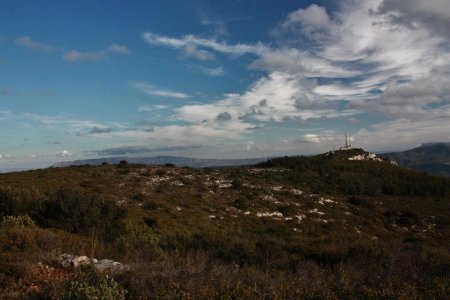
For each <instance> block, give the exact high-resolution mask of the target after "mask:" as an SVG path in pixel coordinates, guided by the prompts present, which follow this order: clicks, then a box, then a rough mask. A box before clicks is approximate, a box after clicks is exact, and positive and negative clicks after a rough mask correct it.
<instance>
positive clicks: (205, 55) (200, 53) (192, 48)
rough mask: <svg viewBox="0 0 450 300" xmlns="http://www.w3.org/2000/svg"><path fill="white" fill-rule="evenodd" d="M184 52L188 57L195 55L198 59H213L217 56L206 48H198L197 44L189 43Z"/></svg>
mask: <svg viewBox="0 0 450 300" xmlns="http://www.w3.org/2000/svg"><path fill="white" fill-rule="evenodd" d="M183 53H184V55H185V56H187V57H193V58H196V59H198V60H212V59H214V58H215V55H214V53H211V52H209V51H206V50H202V49H198V47H197V45H195V44H188V45H186V46H184V48H183Z"/></svg>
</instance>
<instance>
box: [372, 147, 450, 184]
mask: <svg viewBox="0 0 450 300" xmlns="http://www.w3.org/2000/svg"><path fill="white" fill-rule="evenodd" d="M380 155H381V156H382V157H385V158H388V159H391V160H393V161H395V162H397V163H398V164H399V165H401V166H404V167H408V168H411V169H415V170H418V171H422V172H430V173H433V174H436V175H441V176H447V177H450V143H426V144H423V145H422V146H420V147H417V148H414V149H411V150H407V151H402V152H392V153H383V154H380Z"/></svg>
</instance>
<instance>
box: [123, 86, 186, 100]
mask: <svg viewBox="0 0 450 300" xmlns="http://www.w3.org/2000/svg"><path fill="white" fill-rule="evenodd" d="M131 86H132V87H133V88H134V89H136V90H137V91H139V92H141V93H144V94H147V95H150V96H158V97H167V98H179V99H183V98H189V97H190V96H189V95H187V94H184V93H181V92H176V91H171V90H165V89H160V88H158V87H156V86H154V85H152V84H149V83H145V82H134V83H131Z"/></svg>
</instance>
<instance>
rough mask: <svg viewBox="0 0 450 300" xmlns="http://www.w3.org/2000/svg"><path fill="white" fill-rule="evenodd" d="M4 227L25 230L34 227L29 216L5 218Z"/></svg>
mask: <svg viewBox="0 0 450 300" xmlns="http://www.w3.org/2000/svg"><path fill="white" fill-rule="evenodd" d="M1 225H2V226H10V227H17V228H25V227H29V226H33V225H34V221H33V219H31V218H30V216H29V215H21V216H5V217H3V220H2V223H1Z"/></svg>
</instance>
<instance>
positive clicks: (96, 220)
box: [38, 189, 126, 241]
mask: <svg viewBox="0 0 450 300" xmlns="http://www.w3.org/2000/svg"><path fill="white" fill-rule="evenodd" d="M125 215H126V211H125V210H124V209H121V208H119V207H117V206H116V205H115V204H114V203H113V202H111V201H107V200H103V199H101V198H100V199H99V198H98V196H96V195H94V194H92V193H88V192H85V191H78V190H72V189H62V190H59V191H58V192H56V193H54V194H53V195H51V196H50V200H47V201H44V203H43V208H42V211H41V212H40V214H39V215H38V217H39V219H38V222H39V223H40V224H41V225H42V226H44V227H55V228H61V229H63V230H66V231H68V232H71V233H81V234H93V233H94V234H95V235H98V236H99V237H100V238H101V239H102V240H105V241H112V240H114V239H115V238H117V237H118V236H119V235H121V234H123V233H124V232H125V227H124V225H123V222H122V219H123V218H124V217H125Z"/></svg>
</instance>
